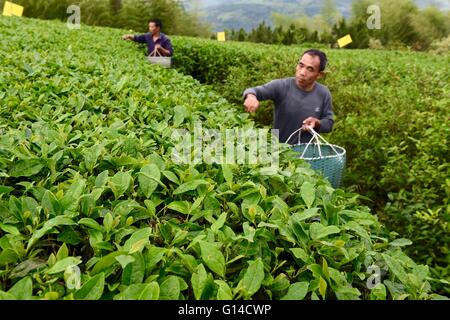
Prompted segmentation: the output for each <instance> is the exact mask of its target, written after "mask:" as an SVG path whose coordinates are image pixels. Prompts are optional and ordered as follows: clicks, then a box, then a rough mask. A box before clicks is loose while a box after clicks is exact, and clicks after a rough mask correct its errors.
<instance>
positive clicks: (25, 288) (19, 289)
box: [8, 277, 33, 300]
mask: <svg viewBox="0 0 450 320" xmlns="http://www.w3.org/2000/svg"><path fill="white" fill-rule="evenodd" d="M8 293H9V294H12V295H13V296H14V297H15V298H16V299H17V300H30V299H31V297H32V296H33V281H32V280H31V277H25V278H23V279H21V280H19V281H18V282H17V283H16V284H15V285H14V286H13V287H12V288H11V289H9V291H8Z"/></svg>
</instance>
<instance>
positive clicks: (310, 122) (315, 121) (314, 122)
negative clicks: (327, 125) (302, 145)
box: [302, 117, 320, 131]
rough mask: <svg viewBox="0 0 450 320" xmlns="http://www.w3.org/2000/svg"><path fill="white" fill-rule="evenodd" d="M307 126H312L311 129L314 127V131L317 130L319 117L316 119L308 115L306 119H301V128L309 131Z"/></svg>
mask: <svg viewBox="0 0 450 320" xmlns="http://www.w3.org/2000/svg"><path fill="white" fill-rule="evenodd" d="M309 128H313V129H315V130H316V131H317V130H319V128H320V120H319V119H316V118H314V117H309V118H308V119H306V120H305V121H303V126H302V129H303V130H304V131H306V130H308V131H309Z"/></svg>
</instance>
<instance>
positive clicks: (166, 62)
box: [147, 49, 172, 68]
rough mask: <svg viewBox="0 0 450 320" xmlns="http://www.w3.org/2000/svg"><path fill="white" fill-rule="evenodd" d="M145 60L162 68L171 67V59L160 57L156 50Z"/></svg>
mask: <svg viewBox="0 0 450 320" xmlns="http://www.w3.org/2000/svg"><path fill="white" fill-rule="evenodd" d="M147 59H148V61H149V62H150V63H152V64H157V65H160V66H161V67H164V68H170V67H171V66H172V58H171V57H163V56H161V54H160V53H159V52H158V51H157V50H156V49H155V50H154V51H153V52H152V53H150V54H149V55H148V57H147Z"/></svg>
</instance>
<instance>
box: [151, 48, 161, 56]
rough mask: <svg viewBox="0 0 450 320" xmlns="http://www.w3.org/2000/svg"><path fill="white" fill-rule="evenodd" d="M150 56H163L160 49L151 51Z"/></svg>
mask: <svg viewBox="0 0 450 320" xmlns="http://www.w3.org/2000/svg"><path fill="white" fill-rule="evenodd" d="M156 54H158V55H156ZM150 57H162V56H161V53H159V51H158V50H156V49H155V50H153V51H152V52H151V53H150Z"/></svg>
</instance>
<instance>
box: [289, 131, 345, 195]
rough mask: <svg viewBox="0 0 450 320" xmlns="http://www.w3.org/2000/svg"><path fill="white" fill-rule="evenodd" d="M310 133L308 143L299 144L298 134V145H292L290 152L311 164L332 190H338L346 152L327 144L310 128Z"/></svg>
mask: <svg viewBox="0 0 450 320" xmlns="http://www.w3.org/2000/svg"><path fill="white" fill-rule="evenodd" d="M297 132H300V131H296V132H294V134H295V133H297ZM310 132H311V133H312V134H313V137H312V139H311V140H310V141H309V142H308V143H300V134H301V132H300V134H299V143H298V144H296V145H293V146H292V150H294V151H296V152H298V153H299V154H300V158H302V159H304V160H306V161H307V162H308V163H309V164H311V167H312V168H313V169H314V170H316V171H318V172H320V173H321V174H322V175H323V176H324V177H326V178H328V180H329V181H330V183H331V185H332V186H333V188H339V187H340V186H341V185H342V179H343V177H344V172H345V165H346V162H347V155H346V154H347V153H346V150H345V149H344V148H342V147H339V146H336V145H332V144H330V143H328V142H327V141H326V140H325V139H324V138H322V137H321V136H320V135H319V134H318V133H317V132H315V131H314V130H313V129H312V128H310ZM291 137H292V135H291ZM291 137H289V139H288V140H287V141H289V140H290V138H291ZM313 140H316V142H315V143H313ZM320 140H322V141H324V142H325V144H323V143H320Z"/></svg>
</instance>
